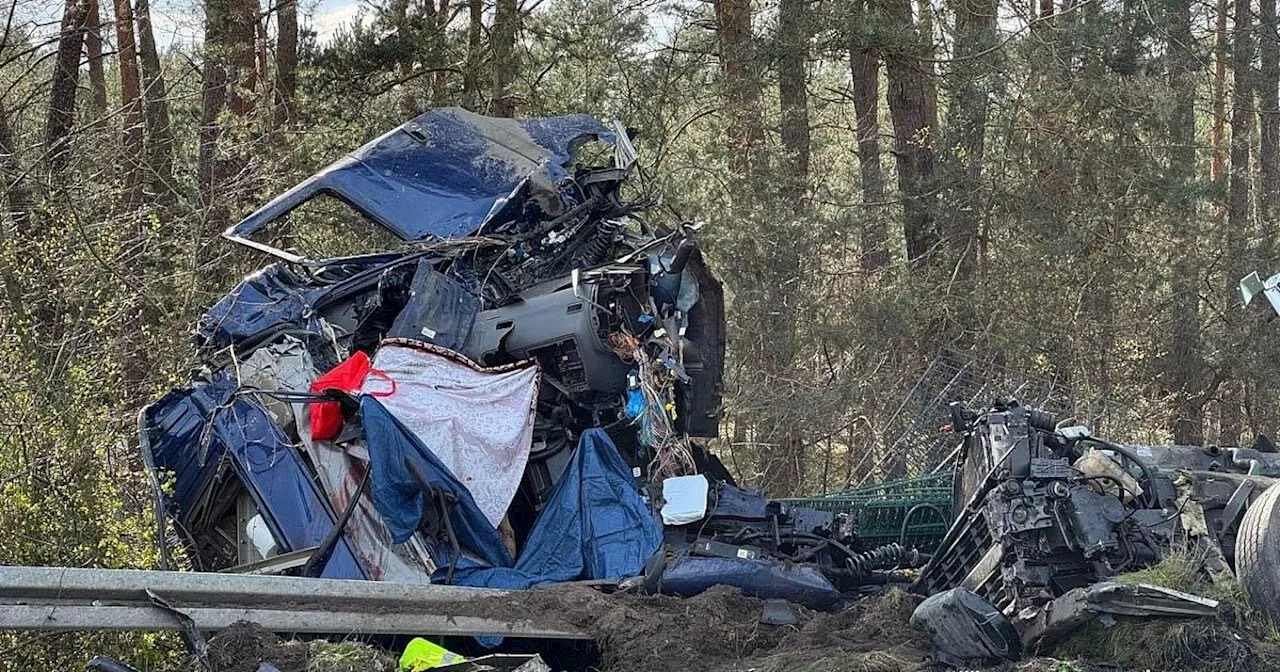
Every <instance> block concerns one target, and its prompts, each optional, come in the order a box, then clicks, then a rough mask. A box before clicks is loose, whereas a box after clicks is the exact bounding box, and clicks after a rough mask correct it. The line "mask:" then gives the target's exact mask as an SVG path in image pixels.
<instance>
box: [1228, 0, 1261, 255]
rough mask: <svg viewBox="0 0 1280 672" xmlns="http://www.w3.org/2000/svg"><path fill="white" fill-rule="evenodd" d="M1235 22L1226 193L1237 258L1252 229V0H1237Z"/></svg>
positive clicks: (1231, 248) (1231, 245)
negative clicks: (1250, 4) (1250, 146)
mask: <svg viewBox="0 0 1280 672" xmlns="http://www.w3.org/2000/svg"><path fill="white" fill-rule="evenodd" d="M1233 4H1234V12H1233V13H1234V14H1235V24H1234V31H1233V33H1232V43H1231V72H1232V76H1233V77H1234V80H1235V85H1234V88H1233V91H1232V96H1231V102H1232V105H1231V181H1230V184H1229V193H1228V196H1227V227H1226V233H1227V252H1228V256H1229V257H1234V258H1236V259H1238V256H1236V255H1240V254H1242V253H1243V251H1244V250H1243V247H1242V245H1241V242H1242V241H1243V237H1244V236H1245V235H1246V233H1247V232H1248V231H1249V203H1250V201H1249V181H1250V179H1251V178H1250V174H1249V170H1250V169H1249V159H1250V157H1249V145H1250V142H1249V140H1250V137H1251V136H1252V135H1253V117H1254V114H1255V110H1254V105H1253V88H1254V87H1253V29H1252V28H1251V27H1250V23H1251V21H1250V15H1251V10H1250V8H1249V0H1234V3H1233Z"/></svg>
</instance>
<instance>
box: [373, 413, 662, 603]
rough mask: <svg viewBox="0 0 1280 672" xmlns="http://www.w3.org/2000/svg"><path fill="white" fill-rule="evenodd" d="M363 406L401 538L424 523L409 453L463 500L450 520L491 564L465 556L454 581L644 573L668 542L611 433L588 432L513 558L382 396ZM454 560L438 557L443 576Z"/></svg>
mask: <svg viewBox="0 0 1280 672" xmlns="http://www.w3.org/2000/svg"><path fill="white" fill-rule="evenodd" d="M361 410H362V412H363V415H364V425H365V437H366V445H367V446H368V449H369V455H370V459H371V460H372V462H373V469H374V472H373V482H374V487H373V497H374V504H375V506H377V508H378V511H379V512H380V513H381V514H382V516H383V519H384V521H385V522H386V523H387V527H388V529H390V530H391V532H392V535H393V537H394V538H395V539H396V541H400V540H401V539H404V538H407V537H408V536H409V534H411V533H412V532H413V530H414V529H416V528H417V524H418V521H419V520H420V519H421V516H422V511H423V509H422V498H421V496H420V494H419V491H418V486H417V482H416V481H415V480H414V478H413V476H412V474H411V473H410V472H409V471H408V470H407V468H406V467H404V466H403V465H404V462H405V459H406V458H407V459H410V460H413V461H414V463H415V464H417V465H418V468H419V469H420V470H421V471H422V472H423V474H424V475H426V477H427V478H428V480H429V481H430V482H431V483H432V484H433V485H436V486H437V487H440V488H442V489H444V490H446V491H448V492H451V493H453V494H454V496H455V497H457V504H456V505H455V506H454V507H453V511H452V515H451V520H452V522H453V525H454V531H455V533H456V534H457V536H458V540H459V544H460V545H461V546H462V548H463V549H464V551H467V552H469V553H470V554H471V555H473V556H476V557H478V558H480V559H482V560H483V561H484V562H485V563H487V565H488V566H484V565H482V564H480V563H477V562H474V561H470V560H467V559H462V560H460V561H459V562H458V563H457V567H456V572H455V574H454V583H457V584H462V585H469V586H490V587H494V588H513V589H514V588H527V587H530V586H534V585H538V584H542V583H550V582H557V581H574V580H580V579H620V578H625V577H628V576H635V575H638V574H639V573H640V572H641V570H642V569H643V568H644V563H645V561H646V560H647V559H648V558H649V557H650V556H651V555H653V554H654V553H655V552H657V550H658V548H659V546H660V545H661V543H662V527H661V525H659V523H658V521H657V520H656V519H655V518H654V516H653V514H652V513H651V512H650V511H649V507H648V506H647V505H646V504H645V503H644V501H643V500H642V499H641V498H640V495H639V493H638V492H637V490H636V486H635V483H634V480H633V478H632V476H631V469H630V468H629V467H628V466H627V464H626V462H624V461H623V460H622V457H621V456H620V455H619V454H618V450H617V448H616V447H615V446H614V445H613V442H612V441H611V440H610V439H609V435H608V434H606V433H605V432H604V430H601V429H590V430H587V431H586V432H584V433H583V435H582V438H581V440H580V441H579V442H578V448H577V450H576V451H574V454H573V458H572V459H571V460H570V462H569V466H568V468H566V470H565V472H564V475H563V476H561V478H560V480H559V482H558V483H557V484H556V489H555V492H554V493H553V494H552V496H551V499H550V500H549V501H548V502H547V505H546V506H545V507H544V508H543V510H542V512H541V513H540V514H539V515H538V520H537V521H536V522H535V523H534V527H533V530H532V531H531V532H530V533H529V537H528V539H527V540H526V542H525V547H524V549H523V551H522V552H521V554H520V557H519V559H518V560H517V561H516V562H514V563H512V561H511V559H510V557H509V556H508V554H507V552H506V550H505V549H504V548H503V547H502V543H501V540H500V539H499V538H498V534H497V531H496V530H494V529H493V526H492V525H489V523H488V522H487V521H486V520H485V518H484V515H483V514H481V513H480V510H479V508H477V507H476V505H475V501H474V500H473V499H472V498H471V495H470V493H468V492H467V491H466V488H465V487H464V486H463V485H462V484H461V483H459V482H458V481H457V479H455V478H454V477H453V476H452V475H451V474H449V472H448V470H447V469H445V468H444V465H442V464H441V463H440V461H439V460H438V459H436V457H435V456H434V455H432V454H431V451H430V450H428V449H427V447H426V446H424V445H422V442H421V441H419V440H418V439H417V437H415V436H414V435H413V434H412V433H411V432H409V431H408V430H406V429H405V428H404V427H403V425H401V424H400V423H399V422H398V421H397V420H396V419H395V418H394V417H392V415H391V414H390V413H388V412H387V411H386V409H385V408H383V407H382V405H381V404H379V403H378V401H377V400H376V399H374V398H372V397H368V396H366V397H363V398H362V400H361ZM437 550H438V549H437ZM449 560H450V558H448V557H443V558H438V564H439V565H440V566H441V567H442V569H441V570H439V571H438V574H439V575H441V576H443V575H444V574H445V573H446V572H447V566H448V564H449Z"/></svg>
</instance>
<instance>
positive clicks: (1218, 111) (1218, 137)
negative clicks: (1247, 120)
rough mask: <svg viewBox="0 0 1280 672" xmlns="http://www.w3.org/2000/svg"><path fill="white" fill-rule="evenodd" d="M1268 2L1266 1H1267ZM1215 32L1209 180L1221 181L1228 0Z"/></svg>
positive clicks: (1219, 10)
mask: <svg viewBox="0 0 1280 672" xmlns="http://www.w3.org/2000/svg"><path fill="white" fill-rule="evenodd" d="M1264 1H1265V0H1264ZM1216 14H1217V15H1216V17H1215V19H1214V29H1213V34H1214V38H1213V126H1212V130H1211V131H1210V132H1209V146H1210V147H1211V148H1212V151H1213V153H1212V154H1211V155H1210V157H1209V180H1210V181H1212V182H1220V181H1222V177H1223V175H1224V173H1225V172H1226V161H1225V158H1224V152H1223V146H1224V145H1225V144H1226V140H1225V139H1226V136H1227V132H1226V127H1227V0H1218V7H1217V12H1216Z"/></svg>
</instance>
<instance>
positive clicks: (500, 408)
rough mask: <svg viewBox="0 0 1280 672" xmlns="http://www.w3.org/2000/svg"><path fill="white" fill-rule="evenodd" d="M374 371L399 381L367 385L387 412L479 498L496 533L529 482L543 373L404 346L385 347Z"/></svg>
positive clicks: (532, 367)
mask: <svg viewBox="0 0 1280 672" xmlns="http://www.w3.org/2000/svg"><path fill="white" fill-rule="evenodd" d="M373 367H374V368H375V369H377V370H379V371H382V372H383V373H385V374H386V376H387V377H388V378H390V379H391V380H393V381H395V391H394V392H392V393H391V394H385V395H384V393H385V392H387V391H388V384H387V382H386V381H385V380H382V379H381V378H380V377H375V376H370V377H368V378H367V379H366V380H365V387H364V390H363V391H364V392H365V393H366V394H368V393H378V394H379V401H380V402H381V404H382V406H383V407H384V408H386V409H387V411H389V412H390V413H391V414H392V415H394V416H395V417H396V419H398V420H399V421H400V422H401V423H402V424H403V425H404V426H405V427H407V428H409V430H411V431H412V432H413V433H414V434H415V435H416V436H417V437H418V438H419V439H420V440H421V441H422V443H423V445H425V446H426V447H427V448H428V449H429V450H430V451H431V452H432V453H434V454H435V455H436V457H438V458H439V459H440V461H441V462H442V463H443V464H444V465H445V467H446V468H448V469H449V472H450V473H451V474H453V476H454V477H455V478H457V479H458V480H459V481H460V482H461V483H462V484H463V485H465V486H466V487H467V489H468V490H469V491H470V492H471V496H472V497H473V498H474V499H475V502H476V504H477V505H478V506H479V507H480V511H481V512H482V513H483V514H484V516H485V518H486V519H488V521H489V523H490V524H492V525H493V526H494V527H495V528H496V527H498V524H499V523H501V522H502V519H503V517H504V516H506V514H507V508H508V507H509V506H511V500H512V499H513V498H514V497H515V494H516V489H518V488H519V487H520V481H521V479H523V478H524V469H525V465H526V464H527V463H528V461H529V449H530V447H531V446H532V445H533V422H534V403H535V401H536V399H537V395H538V368H537V366H535V365H534V364H533V363H532V362H526V363H524V364H522V365H518V366H510V367H503V368H497V369H483V368H480V367H479V366H476V365H475V364H473V363H471V362H469V361H467V360H465V359H464V358H462V357H461V356H459V355H457V354H456V353H451V352H449V351H447V350H443V349H439V348H435V347H432V346H429V345H427V344H423V343H418V342H414V341H407V340H388V341H385V342H384V343H383V345H382V347H381V348H379V349H378V352H377V353H376V354H375V355H374V358H373Z"/></svg>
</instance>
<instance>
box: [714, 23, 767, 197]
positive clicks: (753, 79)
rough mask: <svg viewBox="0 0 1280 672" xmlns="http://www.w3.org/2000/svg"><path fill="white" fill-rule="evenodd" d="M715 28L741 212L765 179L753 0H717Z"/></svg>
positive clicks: (731, 164) (732, 175) (731, 167)
mask: <svg viewBox="0 0 1280 672" xmlns="http://www.w3.org/2000/svg"><path fill="white" fill-rule="evenodd" d="M714 5H715V13H716V32H717V34H718V35H719V38H720V68H721V72H722V73H723V74H724V82H725V84H724V87H725V88H724V96H725V102H726V105H725V108H726V112H727V114H728V116H729V124H728V129H727V131H728V132H727V134H726V135H727V139H728V143H729V157H730V158H729V165H730V171H731V179H732V180H734V181H735V182H737V185H736V186H733V187H731V188H732V191H733V195H734V198H735V201H736V203H737V204H738V205H737V207H738V208H739V211H740V213H743V214H745V213H746V212H747V211H749V209H750V207H751V206H750V203H749V198H750V194H751V191H752V190H751V189H749V188H747V187H746V185H752V186H763V185H759V182H760V180H761V179H763V173H764V171H763V170H758V169H759V168H762V162H763V157H762V156H761V150H762V149H763V145H764V125H763V122H762V120H761V117H762V115H761V109H760V80H759V78H758V77H757V76H756V73H755V72H753V70H752V63H753V62H754V60H755V45H754V39H753V37H752V34H751V3H750V0H715V2H714Z"/></svg>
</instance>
